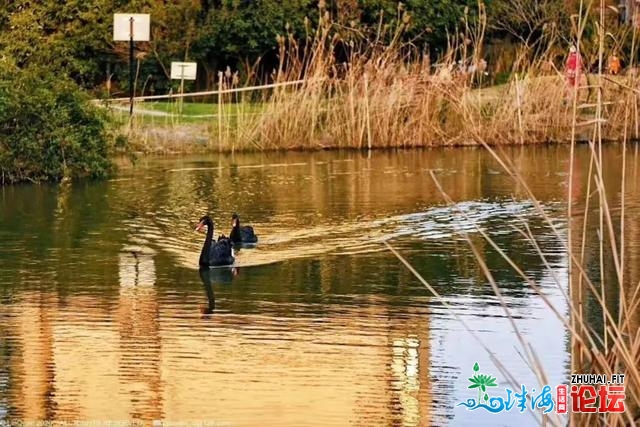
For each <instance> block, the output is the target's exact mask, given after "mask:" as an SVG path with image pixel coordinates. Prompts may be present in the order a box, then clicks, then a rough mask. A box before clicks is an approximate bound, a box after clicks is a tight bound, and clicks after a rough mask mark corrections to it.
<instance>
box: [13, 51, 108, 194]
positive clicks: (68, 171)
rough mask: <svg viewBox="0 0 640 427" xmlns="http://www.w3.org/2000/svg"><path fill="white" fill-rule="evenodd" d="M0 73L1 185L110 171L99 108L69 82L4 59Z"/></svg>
mask: <svg viewBox="0 0 640 427" xmlns="http://www.w3.org/2000/svg"><path fill="white" fill-rule="evenodd" d="M0 75H1V77H0V135H1V136H0V171H1V176H0V182H1V183H11V182H18V181H25V180H30V181H38V180H43V179H53V180H60V179H63V178H76V177H84V176H90V177H104V176H106V175H107V174H108V173H109V172H110V170H111V162H110V160H109V154H110V149H111V145H110V144H109V143H108V141H109V135H108V129H107V127H106V118H105V116H104V112H103V111H101V110H99V109H98V108H97V107H95V106H92V105H90V104H89V103H88V100H87V97H86V95H84V94H83V93H82V92H81V91H80V90H79V89H78V87H77V86H76V85H75V84H74V83H73V82H72V81H70V80H68V79H64V78H60V77H57V76H54V75H52V74H51V73H50V72H48V71H45V70H43V69H42V68H38V67H35V66H31V67H28V68H25V69H20V68H18V67H17V66H15V64H12V63H10V62H9V61H8V60H6V59H5V60H3V61H0Z"/></svg>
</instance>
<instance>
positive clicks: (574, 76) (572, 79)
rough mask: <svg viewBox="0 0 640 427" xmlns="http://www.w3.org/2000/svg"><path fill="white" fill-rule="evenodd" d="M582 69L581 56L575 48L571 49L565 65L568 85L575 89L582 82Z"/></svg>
mask: <svg viewBox="0 0 640 427" xmlns="http://www.w3.org/2000/svg"><path fill="white" fill-rule="evenodd" d="M581 68H582V60H581V58H580V54H579V53H578V52H577V51H576V48H575V46H571V47H570V48H569V56H568V57H567V63H566V64H565V77H566V80H567V85H568V86H569V87H572V88H574V87H575V86H577V84H578V83H579V82H580V71H581Z"/></svg>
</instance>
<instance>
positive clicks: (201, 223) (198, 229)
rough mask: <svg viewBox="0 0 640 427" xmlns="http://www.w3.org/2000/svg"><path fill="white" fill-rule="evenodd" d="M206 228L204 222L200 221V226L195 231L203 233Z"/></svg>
mask: <svg viewBox="0 0 640 427" xmlns="http://www.w3.org/2000/svg"><path fill="white" fill-rule="evenodd" d="M203 228H204V221H200V222H199V223H198V225H196V229H195V230H194V231H202V229H203Z"/></svg>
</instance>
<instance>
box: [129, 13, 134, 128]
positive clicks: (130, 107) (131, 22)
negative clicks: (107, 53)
mask: <svg viewBox="0 0 640 427" xmlns="http://www.w3.org/2000/svg"><path fill="white" fill-rule="evenodd" d="M133 73H134V70H133V16H132V17H131V18H129V103H130V104H129V116H132V115H133Z"/></svg>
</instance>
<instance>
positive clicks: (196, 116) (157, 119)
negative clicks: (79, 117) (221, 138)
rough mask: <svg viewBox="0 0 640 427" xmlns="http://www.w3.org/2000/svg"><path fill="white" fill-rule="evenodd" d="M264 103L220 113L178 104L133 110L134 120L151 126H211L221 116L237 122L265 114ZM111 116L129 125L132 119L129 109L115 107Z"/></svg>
mask: <svg viewBox="0 0 640 427" xmlns="http://www.w3.org/2000/svg"><path fill="white" fill-rule="evenodd" d="M265 108H266V104H264V103H249V102H240V103H225V104H222V107H221V109H220V110H219V106H218V104H217V103H203V102H183V103H182V104H180V103H179V102H178V101H177V100H171V101H156V102H153V101H152V102H138V103H136V104H135V105H134V107H133V114H134V116H135V117H136V118H137V119H139V120H141V121H142V122H143V123H148V124H175V123H176V122H178V123H211V122H215V121H217V120H218V118H219V117H218V116H219V115H220V113H221V115H222V116H223V117H224V120H225V121H233V122H234V121H236V120H237V117H238V116H250V115H255V114H260V113H262V112H264V110H265ZM112 112H113V114H114V116H115V117H116V118H117V119H118V120H124V121H126V120H127V119H128V117H129V106H128V105H127V104H120V105H119V106H118V105H116V106H114V107H113V109H112Z"/></svg>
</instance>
